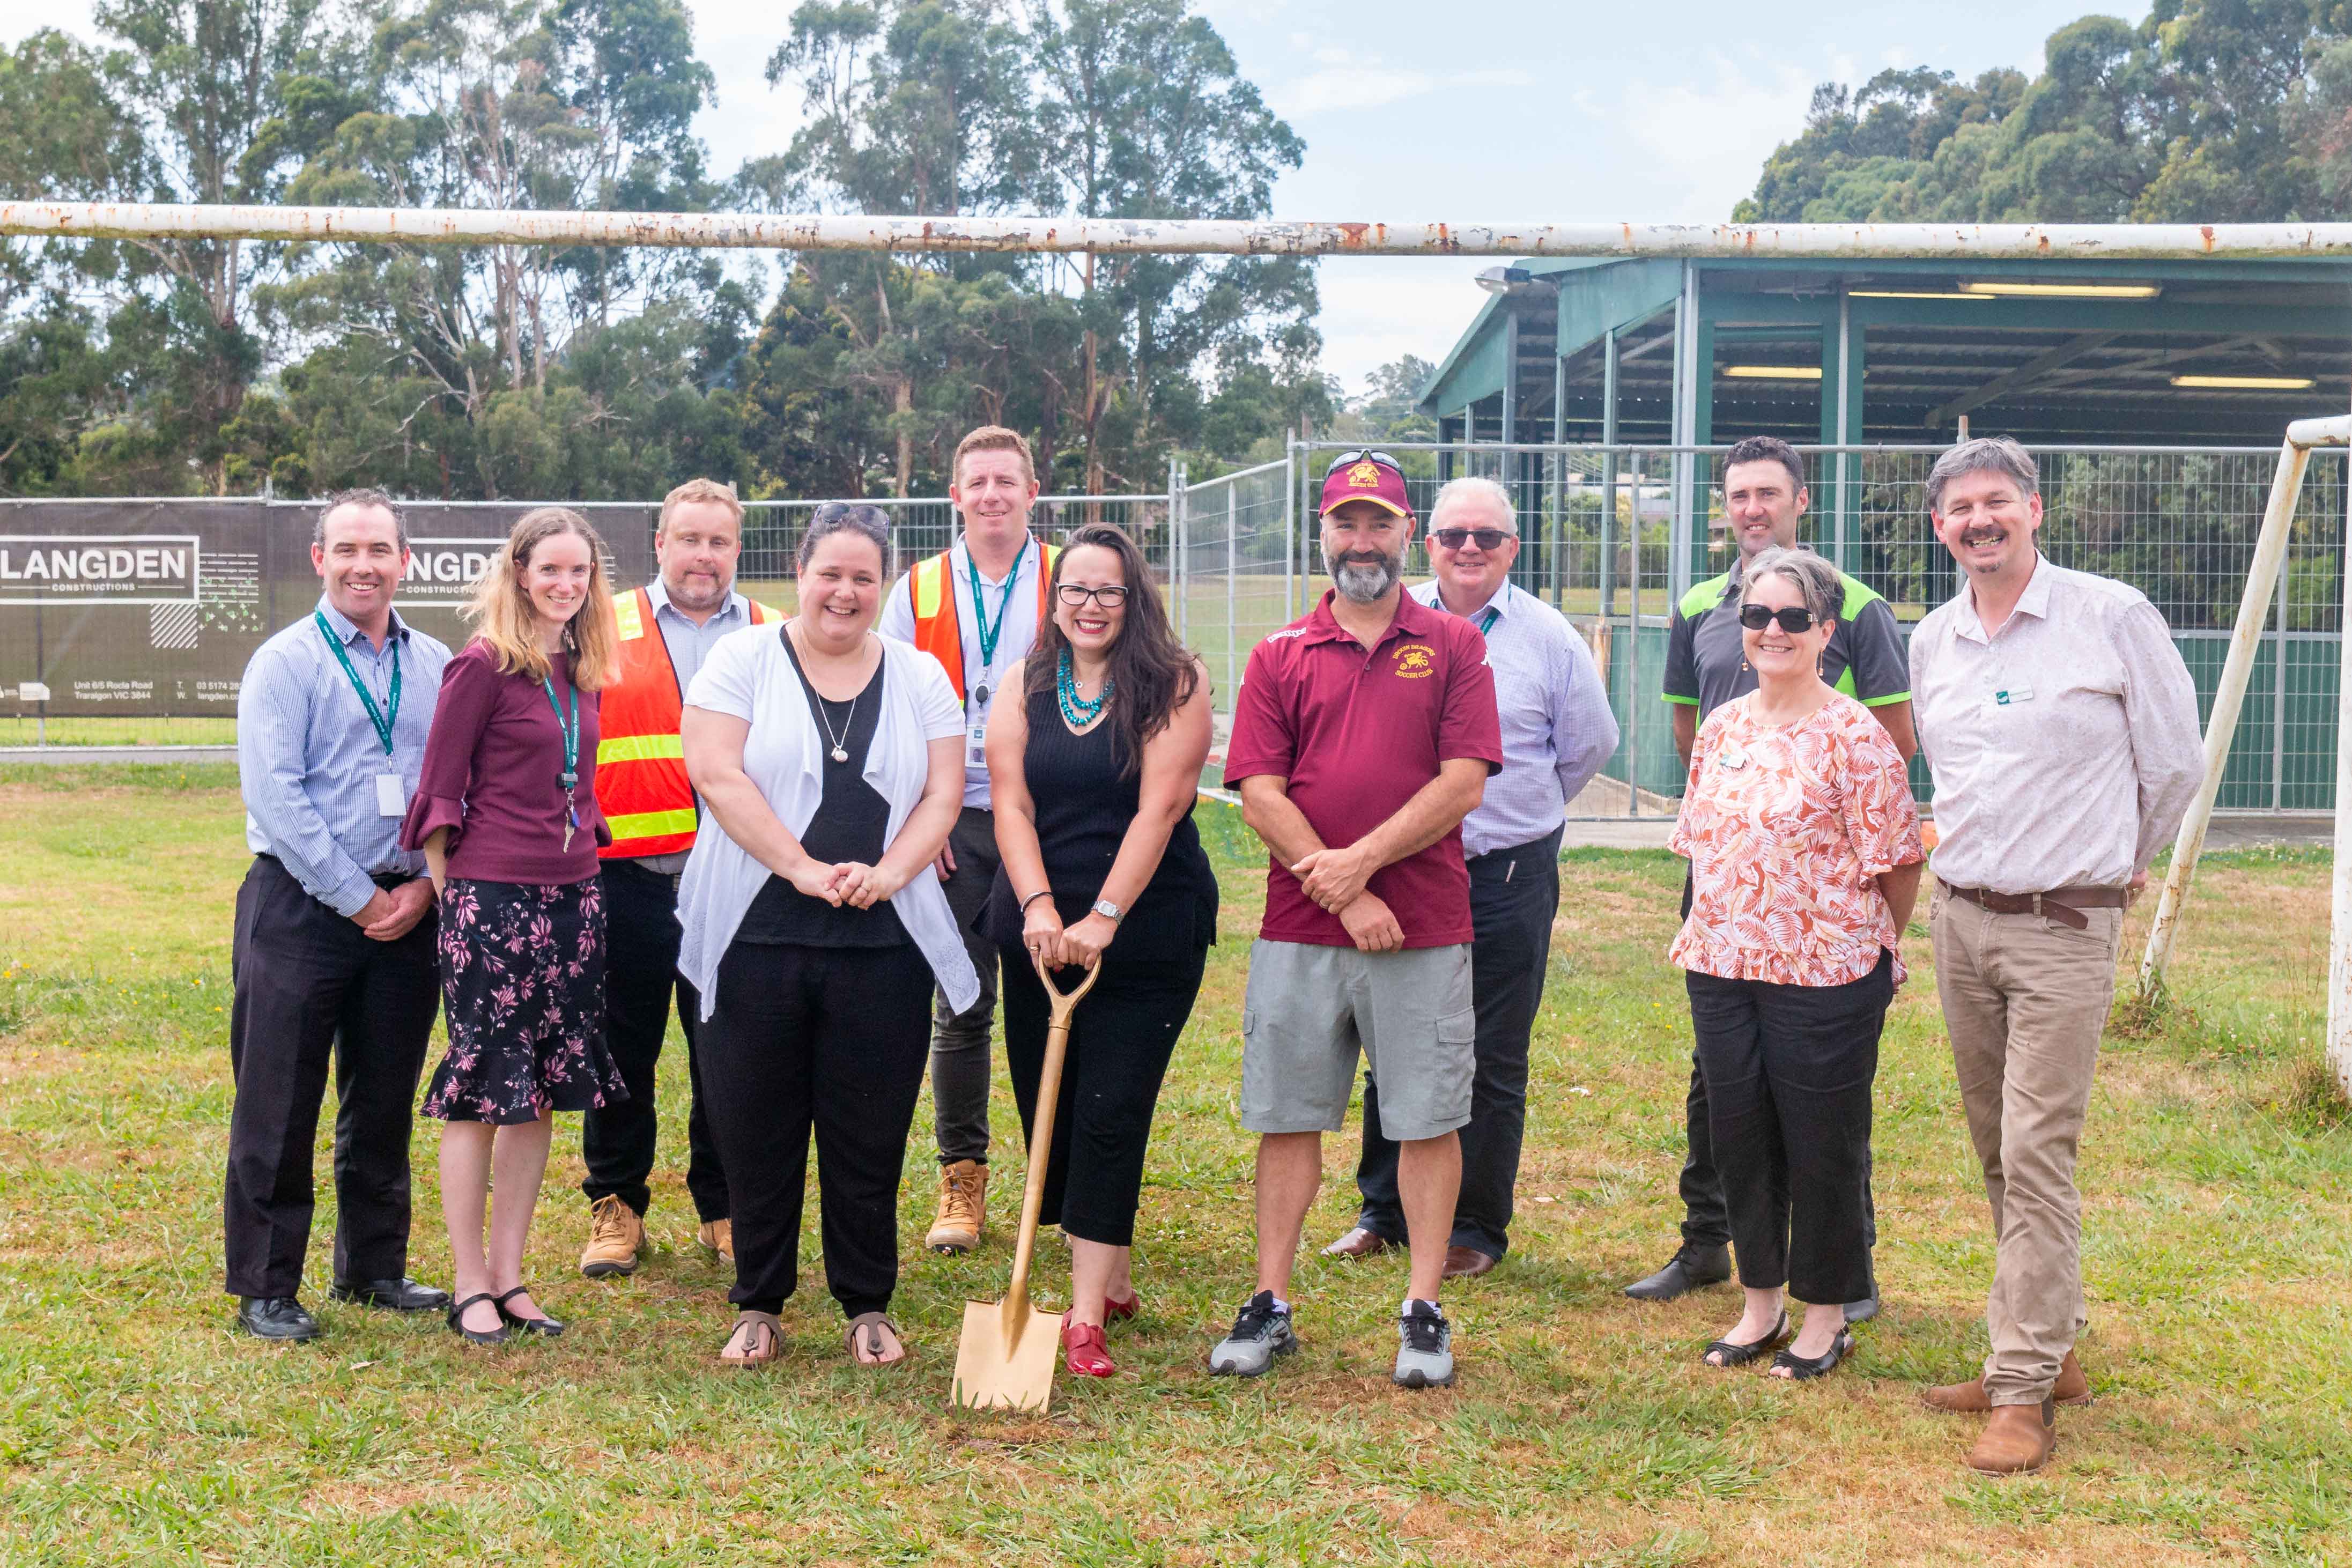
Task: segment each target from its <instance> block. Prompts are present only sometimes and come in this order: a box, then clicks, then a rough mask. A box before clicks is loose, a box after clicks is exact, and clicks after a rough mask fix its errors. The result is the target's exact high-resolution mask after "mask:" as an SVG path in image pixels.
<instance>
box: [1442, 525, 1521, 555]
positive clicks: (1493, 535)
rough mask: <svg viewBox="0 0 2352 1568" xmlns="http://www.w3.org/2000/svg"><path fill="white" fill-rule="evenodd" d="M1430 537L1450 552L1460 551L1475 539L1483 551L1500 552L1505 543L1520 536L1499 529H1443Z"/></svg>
mask: <svg viewBox="0 0 2352 1568" xmlns="http://www.w3.org/2000/svg"><path fill="white" fill-rule="evenodd" d="M1429 537H1430V538H1432V539H1433V540H1435V541H1436V542H1438V543H1440V544H1443V545H1444V546H1445V548H1446V549H1448V550H1459V549H1461V548H1462V547H1463V546H1464V545H1465V544H1466V543H1468V542H1470V541H1471V540H1474V539H1475V540H1476V541H1477V542H1478V548H1479V549H1481V550H1500V549H1501V548H1503V541H1505V540H1506V539H1517V537H1518V535H1517V534H1516V533H1506V532H1504V531H1502V530H1501V529H1499V528H1441V529H1439V530H1438V531H1436V532H1434V533H1433V534H1431V535H1430V536H1429Z"/></svg>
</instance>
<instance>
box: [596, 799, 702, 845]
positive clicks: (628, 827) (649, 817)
mask: <svg viewBox="0 0 2352 1568" xmlns="http://www.w3.org/2000/svg"><path fill="white" fill-rule="evenodd" d="M604 823H605V826H608V827H610V828H611V829H612V830H613V842H614V843H615V844H619V843H624V842H625V841H627V840H629V839H632V838H667V837H669V835H671V834H673V833H691V832H693V831H694V828H695V816H694V808H693V807H692V806H688V807H687V808H686V809H685V810H683V811H641V812H638V813H637V814H636V815H635V816H608V817H606V818H605V819H604Z"/></svg>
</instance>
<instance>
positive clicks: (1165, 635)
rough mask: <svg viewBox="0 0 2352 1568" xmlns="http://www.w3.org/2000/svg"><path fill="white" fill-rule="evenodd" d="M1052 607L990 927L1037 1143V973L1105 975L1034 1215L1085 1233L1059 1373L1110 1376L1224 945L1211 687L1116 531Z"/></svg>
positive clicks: (999, 786) (1002, 767) (1071, 554)
mask: <svg viewBox="0 0 2352 1568" xmlns="http://www.w3.org/2000/svg"><path fill="white" fill-rule="evenodd" d="M1053 612H1054V613H1053V617H1052V619H1051V620H1049V621H1047V622H1046V624H1045V626H1043V627H1041V628H1039V633H1038V639H1037V647H1036V648H1035V649H1034V651H1033V652H1032V653H1031V654H1030V655H1029V656H1028V658H1026V659H1025V660H1024V661H1023V663H1022V664H1021V665H1019V666H1016V667H1015V668H1014V670H1012V671H1008V672H1007V674H1006V686H1007V688H1008V689H1013V690H1019V691H1021V692H1022V693H1023V694H1024V700H1023V701H1021V702H1017V703H1014V702H1000V703H998V704H997V705H996V709H995V711H994V712H993V713H992V715H991V716H990V719H989V729H988V775H989V791H990V794H991V795H992V798H993V800H994V802H995V807H996V847H997V850H998V853H999V854H1001V855H1002V856H1003V868H1002V869H1001V870H1000V871H999V872H998V873H997V879H996V886H995V888H994V889H993V891H992V893H991V895H990V899H989V904H988V908H987V910H986V911H985V912H984V914H983V915H982V920H983V921H984V922H985V926H984V929H985V931H986V933H987V935H988V936H989V937H990V938H991V939H992V940H993V941H995V942H998V943H999V944H1000V945H1002V946H1003V949H1004V969H1003V974H1004V979H1003V996H1004V1051H1005V1058H1006V1061H1007V1063H1008V1064H1009V1065H1010V1067H1011V1068H1012V1075H1013V1098H1014V1099H1015V1100H1018V1101H1019V1103H1020V1107H1021V1122H1022V1126H1023V1128H1024V1131H1026V1130H1028V1129H1031V1128H1034V1125H1035V1118H1036V1109H1037V1089H1038V1079H1039V1076H1040V1074H1041V1072H1042V1071H1043V1068H1044V1061H1045V1032H1046V1025H1047V1020H1048V1018H1049V1016H1050V1014H1051V1009H1050V1006H1049V1005H1048V1002H1047V999H1046V995H1045V986H1044V985H1043V984H1041V983H1040V982H1039V980H1038V978H1037V975H1036V973H1035V971H1034V968H1033V967H1032V965H1033V963H1044V964H1045V966H1046V967H1047V968H1049V969H1053V968H1068V967H1073V966H1075V967H1077V968H1082V969H1093V968H1095V967H1096V966H1097V964H1102V965H1103V972H1102V975H1101V978H1100V979H1099V980H1098V981H1097V983H1096V984H1095V986H1094V989H1093V992H1092V994H1090V995H1088V997H1087V1001H1086V1005H1084V1006H1083V1007H1081V1008H1079V1009H1078V1011H1077V1014H1076V1018H1075V1021H1074V1023H1073V1025H1072V1027H1071V1033H1070V1042H1069V1047H1068V1054H1067V1056H1066V1058H1065V1060H1064V1064H1063V1070H1062V1079H1061V1088H1060V1094H1059V1102H1060V1103H1059V1106H1058V1109H1057V1110H1056V1111H1055V1117H1054V1127H1053V1134H1052V1138H1053V1141H1052V1151H1051V1161H1050V1163H1049V1164H1048V1165H1047V1168H1046V1173H1045V1206H1044V1208H1043V1210H1042V1212H1041V1215H1040V1216H1039V1223H1041V1224H1045V1225H1055V1224H1058V1225H1059V1226H1061V1227H1062V1231H1063V1234H1065V1235H1066V1236H1067V1237H1069V1240H1070V1276H1071V1278H1070V1310H1069V1312H1068V1313H1067V1314H1066V1317H1065V1319H1064V1322H1063V1328H1062V1347H1063V1357H1064V1364H1066V1366H1068V1368H1069V1369H1070V1371H1071V1372H1072V1373H1076V1374H1078V1375H1081V1376H1086V1377H1108V1376H1110V1375H1111V1373H1114V1372H1116V1371H1117V1370H1118V1368H1117V1366H1116V1365H1115V1364H1114V1363H1112V1361H1111V1359H1110V1356H1109V1354H1108V1352H1107V1350H1106V1348H1105V1345H1104V1342H1103V1329H1104V1324H1105V1322H1106V1321H1107V1320H1108V1319H1110V1318H1119V1319H1127V1318H1132V1317H1133V1316H1134V1315H1135V1311H1136V1294H1135V1285H1134V1281H1133V1280H1132V1279H1130V1278H1129V1247H1130V1245H1131V1244H1132V1242H1133V1241H1134V1238H1135V1210H1136V1202H1137V1195H1138V1194H1139V1191H1140V1189H1141V1187H1142V1184H1143V1157H1144V1150H1145V1146H1146V1145H1147V1143H1148V1142H1150V1136H1151V1117H1152V1111H1153V1109H1154V1107H1155V1106H1156V1104H1157V1103H1158V1101H1159V1099H1160V1080H1161V1079H1162V1078H1163V1077H1164V1076H1165V1075H1166V1073H1167V1070H1168V1060H1169V1058H1170V1056H1171V1054H1172V1053H1173V1052H1174V1050H1175V1047H1176V1037H1177V1036H1178V1035H1179V1034H1181V1032H1182V1031H1183V1027H1184V1021H1185V1020H1186V1019H1187V1018H1188V1017H1190V1016H1192V1002H1193V998H1194V997H1195V996H1197V995H1198V994H1200V989H1201V975H1202V969H1203V967H1204V966H1205V964H1206V962H1207V958H1208V949H1209V945H1210V944H1211V943H1212V942H1214V941H1215V940H1216V931H1217V883H1216V878H1215V876H1214V874H1213V873H1212V872H1211V870H1210V869H1209V858H1208V856H1207V855H1206V854H1204V853H1203V852H1202V848H1201V837H1200V834H1199V832H1198V831H1197V830H1196V829H1195V828H1194V826H1193V825H1192V803H1193V800H1194V798H1195V793H1196V791H1197V788H1198V786H1199V784H1200V777H1201V765H1202V763H1203V762H1205V761H1206V760H1207V758H1208V754H1209V739H1210V724H1209V696H1210V693H1209V679H1208V674H1207V672H1206V671H1205V670H1204V669H1203V668H1202V667H1201V664H1200V661H1199V660H1198V659H1196V658H1193V657H1192V655H1191V654H1190V653H1188V652H1186V651H1185V650H1184V648H1183V647H1182V645H1181V644H1180V643H1178V642H1177V640H1176V637H1175V633H1174V631H1173V630H1172V629H1171V627H1170V626H1169V624H1168V612H1167V610H1166V609H1165V608H1164V607H1163V606H1162V605H1161V604H1160V594H1159V590H1158V588H1157V587H1156V586H1155V585H1154V584H1153V583H1152V580H1151V575H1150V568H1149V567H1148V566H1147V565H1146V564H1145V563H1144V559H1143V552H1141V551H1140V550H1139V549H1137V548H1136V545H1135V542H1134V541H1133V540H1131V539H1129V537H1128V536H1127V535H1126V534H1125V533H1124V532H1122V531H1119V530H1118V529H1117V528H1114V527H1111V526H1110V525H1108V524H1107V523H1089V524H1087V526H1085V527H1083V528H1080V529H1078V530H1077V531H1076V532H1075V533H1073V534H1072V535H1071V536H1070V540H1069V542H1068V543H1067V544H1066V545H1065V546H1063V549H1062V553H1061V556H1060V559H1059V560H1058V561H1057V562H1056V563H1055V571H1054V591H1053ZM1106 956H1108V963H1105V959H1106ZM1076 978H1077V977H1076V975H1068V976H1063V977H1060V983H1061V984H1064V986H1065V987H1067V986H1068V985H1069V984H1071V983H1073V982H1074V981H1075V980H1076Z"/></svg>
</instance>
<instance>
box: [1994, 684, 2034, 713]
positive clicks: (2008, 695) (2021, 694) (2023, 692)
mask: <svg viewBox="0 0 2352 1568" xmlns="http://www.w3.org/2000/svg"><path fill="white" fill-rule="evenodd" d="M2032 700H2033V688H2032V687H2031V686H2001V687H1996V688H1994V689H1993V694H1992V705H1993V706H1994V707H1996V708H2014V707H2015V706H2016V705H2017V704H2019V703H2021V702H2031V701H2032Z"/></svg>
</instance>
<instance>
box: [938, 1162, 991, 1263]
mask: <svg viewBox="0 0 2352 1568" xmlns="http://www.w3.org/2000/svg"><path fill="white" fill-rule="evenodd" d="M987 1228H988V1167H987V1166H985V1165H983V1164H982V1163H980V1162H979V1161H977V1160H958V1161H956V1162H955V1163H952V1164H950V1165H947V1166H945V1167H943V1168H942V1169H941V1170H940V1212H939V1217H938V1218H936V1219H934V1220H933V1221H931V1229H930V1234H929V1235H928V1236H926V1237H923V1245H924V1246H925V1247H929V1248H930V1249H931V1250H932V1251H933V1252H970V1251H971V1249H972V1248H973V1247H978V1246H979V1245H980V1238H981V1237H982V1235H983V1234H984V1233H985V1232H986V1231H987Z"/></svg>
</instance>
